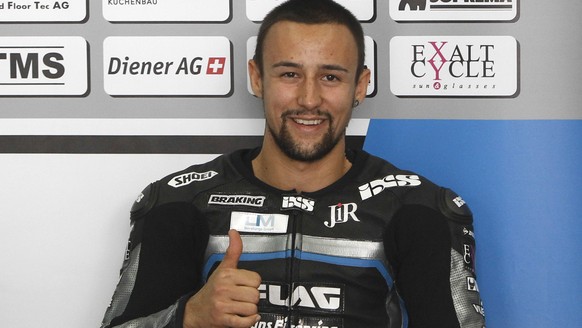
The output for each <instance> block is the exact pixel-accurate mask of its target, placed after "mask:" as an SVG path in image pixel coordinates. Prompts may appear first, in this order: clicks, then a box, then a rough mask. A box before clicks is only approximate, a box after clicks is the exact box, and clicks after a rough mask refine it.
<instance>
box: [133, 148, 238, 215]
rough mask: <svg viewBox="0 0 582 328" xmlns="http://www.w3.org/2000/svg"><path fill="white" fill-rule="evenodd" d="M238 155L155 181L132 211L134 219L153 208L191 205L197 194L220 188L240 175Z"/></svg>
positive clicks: (223, 156) (232, 154)
mask: <svg viewBox="0 0 582 328" xmlns="http://www.w3.org/2000/svg"><path fill="white" fill-rule="evenodd" d="M240 157H241V151H235V152H233V153H229V154H224V155H218V156H217V157H216V158H214V159H212V160H210V161H208V162H204V163H198V164H193V165H191V166H189V167H187V168H185V169H182V170H180V171H176V172H173V173H171V174H168V175H166V176H165V177H163V178H161V179H159V180H156V181H154V182H152V183H150V184H149V185H147V186H146V188H144V190H143V191H142V192H141V193H140V195H139V196H138V198H137V199H136V201H135V202H134V204H133V206H132V208H131V216H132V218H133V219H135V218H137V217H140V216H142V215H143V214H145V213H147V212H149V211H150V210H151V209H152V208H153V207H156V206H160V205H164V204H168V203H191V202H192V201H193V199H194V198H195V197H196V196H197V195H199V194H200V193H202V192H204V191H206V190H210V189H213V188H216V187H219V186H221V185H223V184H225V183H228V182H229V181H233V180H237V179H239V178H240V177H241V176H242V175H241V173H240V165H241V163H242V161H241V160H240V159H239V158H240Z"/></svg>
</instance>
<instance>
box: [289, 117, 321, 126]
mask: <svg viewBox="0 0 582 328" xmlns="http://www.w3.org/2000/svg"><path fill="white" fill-rule="evenodd" d="M293 121H294V122H295V123H297V124H301V125H318V124H321V122H323V120H306V119H301V118H294V119H293Z"/></svg>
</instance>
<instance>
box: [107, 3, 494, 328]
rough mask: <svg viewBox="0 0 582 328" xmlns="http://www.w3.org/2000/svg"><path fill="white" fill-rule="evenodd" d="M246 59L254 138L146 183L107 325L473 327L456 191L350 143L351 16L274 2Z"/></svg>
mask: <svg viewBox="0 0 582 328" xmlns="http://www.w3.org/2000/svg"><path fill="white" fill-rule="evenodd" d="M249 73H250V78H251V85H252V88H253V91H254V93H255V95H256V96H257V97H259V98H261V99H262V102H263V110H264V112H265V120H266V125H265V126H266V127H265V135H264V139H263V144H262V146H261V147H260V148H258V149H250V150H240V151H237V152H234V153H232V154H227V155H223V156H220V157H218V158H217V159H215V160H213V161H211V162H209V163H205V164H201V165H194V166H192V167H189V168H187V169H185V170H183V171H181V172H177V173H174V174H171V175H169V176H167V177H165V178H163V179H161V180H159V181H156V182H154V183H152V184H150V185H149V186H148V187H147V188H146V189H145V190H144V191H143V192H142V195H140V197H139V198H138V201H136V203H135V204H134V206H133V207H132V210H131V221H132V224H133V228H132V232H131V236H130V242H129V246H128V250H127V252H126V254H127V255H126V260H125V262H124V264H123V268H122V274H121V278H120V282H119V285H118V286H117V289H116V291H115V294H114V296H113V300H112V303H111V306H110V307H109V308H108V310H107V312H106V314H105V318H104V320H103V324H102V327H108V328H109V327H150V328H162V327H164V328H169V327H184V328H193V327H254V328H262V327H265V328H267V327H269V328H275V327H295V328H299V327H302V328H306V327H337V328H349V327H389V328H396V327H398V328H400V327H414V328H419V327H427V328H428V327H439V328H441V327H443V328H449V327H477V328H482V327H483V326H484V315H483V313H484V312H483V307H482V303H481V301H480V297H479V292H478V287H477V283H476V280H475V270H474V250H475V240H474V233H473V227H472V215H471V212H470V210H469V208H468V207H467V205H466V204H465V202H464V201H463V200H462V199H461V198H460V197H459V196H458V195H456V194H455V193H454V192H452V191H451V190H449V189H446V188H442V187H439V186H437V185H435V184H433V183H431V182H430V181H429V180H427V179H425V178H423V177H421V176H419V175H417V174H414V173H412V172H409V171H404V170H400V169H398V168H396V167H394V166H393V165H391V164H390V163H388V162H386V161H385V160H383V159H380V158H377V157H374V156H372V155H370V154H368V153H366V152H364V151H353V150H348V149H346V143H345V132H346V127H347V125H348V123H349V121H350V118H351V114H352V110H353V108H354V107H356V106H358V105H359V104H360V103H362V102H363V101H364V98H365V96H366V89H367V85H368V81H369V78H370V72H369V70H367V69H366V68H365V66H364V36H363V31H362V27H361V26H360V24H359V22H358V21H357V20H356V18H354V16H353V15H352V14H351V13H350V12H349V11H347V10H346V9H344V8H343V7H341V6H340V5H338V4H337V3H335V2H334V1H331V0H289V1H287V2H284V3H283V4H282V5H280V6H279V7H277V8H275V9H274V10H273V11H272V12H271V13H269V14H268V15H267V17H266V18H265V20H264V22H263V24H262V25H261V28H260V30H259V35H258V39H257V48H256V51H255V57H254V59H253V60H251V61H250V62H249ZM184 177H188V179H185V178H184ZM178 179H180V181H186V180H187V181H186V182H184V183H180V184H176V183H174V181H176V180H178Z"/></svg>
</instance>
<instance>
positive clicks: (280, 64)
mask: <svg viewBox="0 0 582 328" xmlns="http://www.w3.org/2000/svg"><path fill="white" fill-rule="evenodd" d="M302 66H303V65H300V64H298V63H294V62H290V61H280V62H278V63H275V64H273V65H272V67H273V68H277V67H294V68H301V67H302Z"/></svg>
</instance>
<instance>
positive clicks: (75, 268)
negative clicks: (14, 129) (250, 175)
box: [0, 154, 216, 328]
mask: <svg viewBox="0 0 582 328" xmlns="http://www.w3.org/2000/svg"><path fill="white" fill-rule="evenodd" d="M214 157H216V155H167V154H166V155H155V154H153V155H150V154H147V155H111V154H101V155H79V154H73V155H65V154H48V155H44V154H0V163H2V171H1V172H0V181H1V182H2V183H1V186H2V188H0V200H1V201H0V212H1V214H0V249H1V250H2V251H1V252H0V320H1V322H2V326H3V327H61V328H79V327H98V326H99V324H100V322H101V319H102V316H103V314H104V312H105V309H106V307H107V305H108V304H109V300H110V297H111V295H112V293H113V289H114V288H115V285H116V283H117V279H118V275H117V273H118V272H119V269H120V268H121V264H122V259H123V251H124V249H125V245H126V243H127V237H128V236H129V209H130V207H131V205H132V203H133V200H134V197H135V196H137V195H138V194H139V192H140V191H141V190H142V189H143V188H144V187H145V186H146V185H147V184H148V183H149V182H151V181H154V180H156V179H159V178H161V177H163V176H165V175H166V174H169V173H171V172H174V171H177V170H180V169H183V168H185V167H187V166H189V165H191V164H195V163H201V162H205V161H208V160H210V159H212V158H214Z"/></svg>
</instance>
